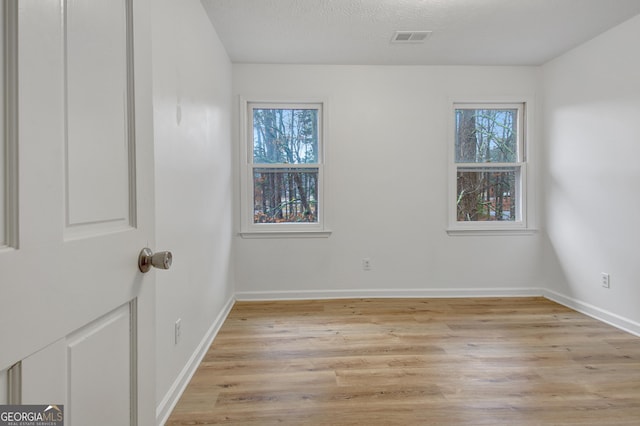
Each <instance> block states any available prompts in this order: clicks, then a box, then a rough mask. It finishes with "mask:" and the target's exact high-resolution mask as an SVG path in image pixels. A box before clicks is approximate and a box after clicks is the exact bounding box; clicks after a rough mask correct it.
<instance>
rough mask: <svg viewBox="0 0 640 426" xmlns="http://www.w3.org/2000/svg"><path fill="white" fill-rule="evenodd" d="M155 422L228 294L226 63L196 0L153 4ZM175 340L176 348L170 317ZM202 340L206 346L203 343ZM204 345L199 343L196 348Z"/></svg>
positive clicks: (210, 333)
mask: <svg viewBox="0 0 640 426" xmlns="http://www.w3.org/2000/svg"><path fill="white" fill-rule="evenodd" d="M152 7H153V10H152V14H153V73H154V74H153V92H154V121H155V124H154V127H155V128H154V131H155V156H156V158H155V163H156V218H157V219H156V220H157V247H156V249H158V250H162V249H164V250H171V251H172V252H173V255H174V262H173V266H172V267H171V269H170V270H169V271H155V272H154V273H156V276H157V396H156V397H157V403H158V417H159V420H161V419H162V418H164V416H166V415H167V414H168V411H169V410H170V409H171V404H173V403H174V402H175V400H176V398H177V397H178V396H179V393H180V391H181V387H182V386H183V385H184V384H185V380H186V378H188V377H187V376H188V374H189V373H190V370H189V369H191V368H193V367H194V366H195V363H194V359H196V358H197V357H198V355H199V354H201V353H202V351H203V350H206V349H207V344H206V341H207V340H208V339H210V338H211V337H213V334H214V333H215V327H217V326H218V325H219V323H220V320H221V319H222V318H223V317H224V315H225V314H226V310H227V309H228V308H229V307H230V304H229V303H230V302H231V300H232V296H233V291H234V289H233V274H232V267H231V257H232V250H231V245H232V238H231V229H232V224H231V223H232V214H231V208H232V196H231V190H232V184H231V136H230V124H231V113H230V111H231V64H230V62H229V59H228V57H227V54H226V52H225V50H224V48H223V47H222V45H221V44H220V42H219V40H218V37H217V35H216V33H215V30H214V29H213V27H212V25H211V23H210V22H209V20H208V18H207V15H206V13H205V12H204V9H203V8H202V5H201V3H200V2H199V1H197V0H180V1H177V0H161V1H160V0H155V1H154V2H153V5H152ZM178 318H181V320H182V339H181V341H180V343H179V344H178V345H174V322H175V321H176V320H177V319H178ZM203 342H205V344H202V343H203ZM201 344H202V345H201Z"/></svg>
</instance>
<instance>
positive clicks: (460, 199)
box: [454, 104, 523, 222]
mask: <svg viewBox="0 0 640 426" xmlns="http://www.w3.org/2000/svg"><path fill="white" fill-rule="evenodd" d="M522 110H523V107H522V105H521V104H515V105H499V106H489V105H488V106H484V105H478V106H475V105H457V106H456V108H455V158H454V161H455V166H456V200H455V202H456V220H457V221H458V222H494V221H495V222H497V221H502V222H516V221H521V220H522V213H523V212H522V208H521V206H522V202H521V201H522V190H521V188H522V174H523V166H522V162H523V149H522V131H521V122H520V121H521V119H522V117H521V116H522Z"/></svg>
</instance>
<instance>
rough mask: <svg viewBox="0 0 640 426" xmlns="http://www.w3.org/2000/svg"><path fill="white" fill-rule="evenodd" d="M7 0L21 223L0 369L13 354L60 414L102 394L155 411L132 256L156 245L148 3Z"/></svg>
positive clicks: (29, 393) (144, 291)
mask: <svg viewBox="0 0 640 426" xmlns="http://www.w3.org/2000/svg"><path fill="white" fill-rule="evenodd" d="M7 3H11V4H14V5H18V9H19V10H18V11H17V13H16V14H15V17H11V16H9V17H8V18H7V22H10V21H11V20H12V19H14V20H15V21H14V22H13V24H16V23H17V25H15V28H17V36H16V37H15V40H16V43H17V52H18V53H17V61H14V62H12V63H15V64H17V65H16V66H17V69H18V70H19V79H17V80H16V79H14V80H13V81H12V83H13V84H14V85H15V86H16V87H17V96H16V102H15V104H16V105H17V109H18V114H17V115H16V116H17V120H16V130H17V131H16V132H15V135H16V136H17V138H16V141H17V147H18V148H19V153H20V155H19V162H17V159H18V157H17V156H15V155H12V156H9V158H6V159H5V160H6V161H5V162H4V163H5V165H6V166H7V167H8V168H10V169H12V170H16V171H17V175H18V177H19V179H17V182H18V184H17V185H15V192H16V194H17V196H16V197H15V200H19V201H18V202H17V205H16V208H15V209H14V210H15V215H16V219H17V220H15V221H13V222H12V220H11V218H9V220H5V222H9V223H15V224H19V227H18V229H17V232H14V234H15V238H14V241H13V242H11V244H5V246H8V247H5V248H1V249H0V270H1V271H2V274H1V275H0V342H3V343H2V347H1V349H0V371H4V370H6V369H8V368H9V367H11V366H12V365H14V364H16V363H18V362H22V366H21V369H20V370H21V375H22V383H21V384H22V389H21V392H22V397H23V399H25V400H26V399H28V400H30V402H32V403H36V404H50V403H63V404H65V405H67V406H68V407H69V410H65V414H66V416H67V418H66V420H67V423H65V424H74V425H81V424H89V423H84V422H85V420H86V419H88V418H90V416H91V415H92V413H93V412H94V411H95V410H97V408H96V407H97V406H98V405H99V404H102V403H103V402H105V401H106V403H107V404H109V405H110V406H109V410H110V411H109V412H110V416H111V417H107V418H110V419H113V414H112V411H111V409H112V408H114V407H117V408H118V410H119V412H121V413H127V414H126V415H125V417H126V420H123V422H120V420H118V423H117V424H122V425H125V424H129V413H130V412H133V413H134V417H135V418H134V419H133V421H132V424H135V422H137V423H138V424H141V425H146V424H153V423H154V422H155V421H154V419H155V416H154V409H155V403H154V391H155V390H154V374H155V372H154V368H155V364H154V360H155V356H154V340H153V339H154V336H155V331H154V316H155V311H154V299H155V289H154V282H155V275H154V274H155V272H151V273H148V274H144V275H143V274H141V273H140V272H139V271H138V269H137V257H138V253H139V251H140V249H141V248H142V247H145V246H151V247H153V244H154V216H153V204H154V199H153V192H154V189H153V167H152V166H153V164H152V161H153V149H152V121H151V117H152V112H151V91H150V85H151V82H150V76H151V72H150V64H151V60H150V57H149V53H148V52H150V50H151V49H150V34H149V33H150V25H149V11H148V8H149V3H148V1H147V0H118V1H115V0H100V1H96V0H66V1H54V2H49V1H41V0H20V1H19V2H3V5H6V4H7ZM127 31H129V33H127ZM127 34H129V36H128V35H127ZM5 38H6V37H5ZM132 47H135V48H134V49H132ZM133 52H135V57H134V54H133ZM7 57H8V56H7V53H6V52H4V58H5V62H7ZM134 63H135V70H134V69H133V64H134ZM133 71H135V73H134V72H133ZM11 87H13V86H11V82H10V83H8V84H6V85H5V92H6V89H7V88H11ZM7 97H8V98H11V96H7V93H5V98H7ZM134 99H135V102H134ZM9 100H10V99H9ZM9 104H11V102H9ZM13 108H14V109H15V106H14V107H13ZM9 112H12V111H9ZM8 116H12V115H11V114H8ZM133 117H135V121H134V120H133ZM134 136H135V138H134ZM8 176H11V174H10V173H9V174H8ZM5 183H7V184H8V185H7V186H9V187H11V182H5ZM3 198H4V200H5V201H4V202H7V200H9V201H8V203H9V205H8V206H6V207H10V205H11V203H12V202H13V201H11V200H13V199H14V198H11V197H7V196H5V197H3ZM8 211H11V208H9V209H8ZM8 229H11V227H10V226H9V227H8ZM5 239H6V240H10V238H5ZM131 306H135V309H133V310H131V309H132V308H130V307H131ZM134 314H137V318H136V316H135V315H134ZM131 318H134V320H133V321H132V320H131ZM96 321H97V322H96ZM96 324H98V326H96ZM61 342H62V343H61ZM60 348H63V350H61V349H60ZM138 359H139V360H141V362H140V363H138V362H137V360H138ZM44 372H47V374H48V375H46V376H44V375H43V374H44ZM5 376H6V375H5ZM44 377H48V378H47V379H46V381H47V383H46V384H44V383H43V379H42V378H44ZM86 378H90V379H91V380H90V381H91V387H92V389H93V390H95V389H98V390H99V391H100V392H102V393H101V394H98V393H96V392H95V391H92V392H88V391H87V386H88V384H87V383H88V382H87V381H85V380H84V379H86ZM0 379H2V377H0ZM55 382H58V383H57V386H56V385H55ZM59 395H64V401H59V400H56V401H50V400H44V401H38V399H42V398H59ZM112 396H113V397H115V398H116V399H115V400H113V399H111V400H110V399H109V398H111V397H112ZM130 401H134V402H133V405H132V403H131V402H130ZM96 404H97V405H96ZM135 413H137V415H135ZM123 418H124V417H123ZM91 424H97V423H96V422H95V419H93V420H92V422H91ZM111 424H113V423H111Z"/></svg>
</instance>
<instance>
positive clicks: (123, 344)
mask: <svg viewBox="0 0 640 426" xmlns="http://www.w3.org/2000/svg"><path fill="white" fill-rule="evenodd" d="M130 315H131V312H130V305H129V304H127V305H123V306H122V307H120V308H118V309H116V310H115V311H113V312H111V313H109V314H107V315H105V316H104V317H103V318H100V319H99V320H97V321H95V322H93V323H91V324H89V325H88V326H86V327H83V328H82V329H81V330H78V331H77V332H75V333H73V335H72V336H69V338H68V339H67V353H68V371H69V379H68V380H69V382H68V383H69V385H68V388H69V401H70V403H69V404H68V406H67V412H68V413H69V415H70V420H71V421H70V422H68V425H69V426H75V425H77V426H82V425H96V426H99V425H104V426H109V425H126V424H129V422H130V417H131V415H132V413H131V409H132V408H133V409H134V410H135V407H131V401H132V400H134V399H132V394H131V391H132V389H131V388H132V383H131V379H130V369H131V368H132V367H134V366H133V365H132V363H131V360H132V358H133V357H132V353H133V352H134V348H133V347H132V345H131V343H132V342H131V336H130V334H129V329H130ZM105 354H108V356H107V357H105ZM97 360H100V362H101V364H100V365H96V361H97ZM123 366H127V367H128V368H123ZM23 368H24V365H23ZM98 383H99V384H100V385H99V386H97V385H96V384H98Z"/></svg>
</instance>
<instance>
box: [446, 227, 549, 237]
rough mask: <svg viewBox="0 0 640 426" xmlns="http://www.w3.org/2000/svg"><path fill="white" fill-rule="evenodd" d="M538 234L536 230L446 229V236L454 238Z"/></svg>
mask: <svg viewBox="0 0 640 426" xmlns="http://www.w3.org/2000/svg"><path fill="white" fill-rule="evenodd" d="M537 233H538V230H537V229H534V228H521V229H515V228H511V229H509V228H506V229H504V228H503V229H500V228H494V229H488V228H485V229H477V228H476V229H447V234H448V235H450V236H455V237H466V236H494V235H499V236H507V235H516V236H521V235H535V234H537Z"/></svg>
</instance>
